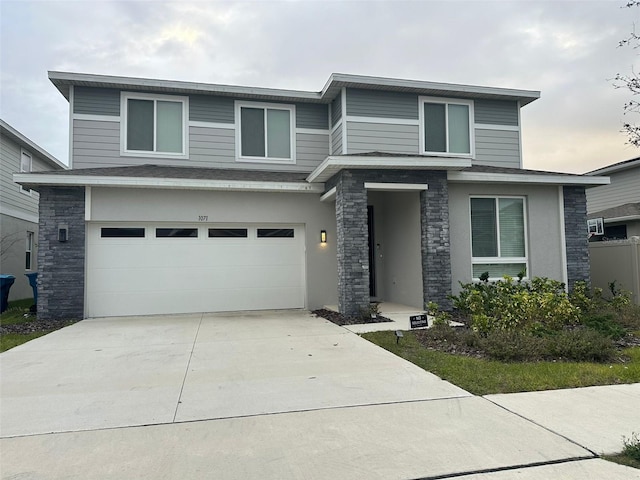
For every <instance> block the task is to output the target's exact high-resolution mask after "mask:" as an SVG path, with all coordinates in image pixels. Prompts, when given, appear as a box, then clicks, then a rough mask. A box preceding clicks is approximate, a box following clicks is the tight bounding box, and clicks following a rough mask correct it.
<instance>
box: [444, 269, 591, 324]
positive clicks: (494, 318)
mask: <svg viewBox="0 0 640 480" xmlns="http://www.w3.org/2000/svg"><path fill="white" fill-rule="evenodd" d="M461 286H462V291H461V292H460V294H459V295H457V296H452V301H453V305H454V307H455V308H457V309H459V310H460V311H461V312H463V313H466V314H468V315H470V316H471V326H472V328H473V329H474V330H475V331H477V332H479V333H482V334H487V333H489V332H492V331H496V330H504V331H511V330H524V331H529V332H545V331H558V330H560V329H562V328H563V327H564V326H566V325H573V324H575V323H576V322H577V320H578V314H579V310H578V309H577V308H576V307H574V306H573V305H572V304H571V302H570V301H569V297H568V296H567V294H566V293H565V291H564V284H563V283H561V282H558V281H556V280H551V279H548V278H538V277H536V278H534V279H532V280H531V281H530V282H523V281H521V279H518V280H517V281H514V280H513V278H511V277H508V276H505V277H504V279H502V280H498V281H496V282H488V281H484V282H480V283H467V284H461Z"/></svg>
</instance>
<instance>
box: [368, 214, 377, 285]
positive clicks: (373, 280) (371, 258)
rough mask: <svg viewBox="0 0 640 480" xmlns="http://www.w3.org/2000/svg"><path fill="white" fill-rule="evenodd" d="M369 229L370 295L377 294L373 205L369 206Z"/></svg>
mask: <svg viewBox="0 0 640 480" xmlns="http://www.w3.org/2000/svg"><path fill="white" fill-rule="evenodd" d="M367 230H368V231H369V296H371V297H375V296H376V242H375V238H374V234H373V232H374V228H373V206H371V205H368V206H367Z"/></svg>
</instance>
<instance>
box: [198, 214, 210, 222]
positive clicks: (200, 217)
mask: <svg viewBox="0 0 640 480" xmlns="http://www.w3.org/2000/svg"><path fill="white" fill-rule="evenodd" d="M198 221H199V222H208V221H209V215H198Z"/></svg>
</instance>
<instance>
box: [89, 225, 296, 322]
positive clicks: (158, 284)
mask: <svg viewBox="0 0 640 480" xmlns="http://www.w3.org/2000/svg"><path fill="white" fill-rule="evenodd" d="M101 226H103V225H99V224H92V225H90V227H89V232H88V251H87V314H88V315H89V316H113V315H146V314H163V313H189V312H210V311H237V310H262V309H279V308H304V306H305V286H304V284H305V273H304V229H303V227H302V226H297V227H295V236H294V238H257V236H256V229H257V227H256V226H251V225H247V226H242V227H240V228H247V233H248V235H247V237H246V238H209V237H208V236H207V228H210V226H202V225H199V226H193V225H187V226H185V228H196V227H197V228H198V229H199V237H198V238H175V237H174V238H156V237H155V228H156V227H159V228H160V227H166V225H160V226H158V225H155V224H148V223H147V224H144V223H143V224H140V223H137V224H135V226H136V227H141V226H144V227H145V228H146V234H147V237H146V238H101V236H100V228H101ZM118 226H119V227H123V226H125V225H118ZM261 227H262V225H261ZM170 228H177V227H176V225H171V226H170ZM268 228H271V226H268ZM273 228H282V227H281V226H273ZM287 228H291V226H287Z"/></svg>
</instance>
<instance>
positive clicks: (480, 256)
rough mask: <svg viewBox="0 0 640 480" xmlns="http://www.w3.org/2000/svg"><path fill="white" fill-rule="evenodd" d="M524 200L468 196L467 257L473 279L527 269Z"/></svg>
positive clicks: (495, 276)
mask: <svg viewBox="0 0 640 480" xmlns="http://www.w3.org/2000/svg"><path fill="white" fill-rule="evenodd" d="M525 231H526V226H525V199H524V198H522V197H473V198H471V252H472V253H471V256H472V265H473V278H480V275H482V274H483V273H484V272H489V277H490V278H502V276H504V275H510V276H512V277H515V276H517V275H518V273H520V272H521V271H523V270H524V271H525V272H526V271H527V270H528V269H527V254H526V251H527V245H526V233H525Z"/></svg>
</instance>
